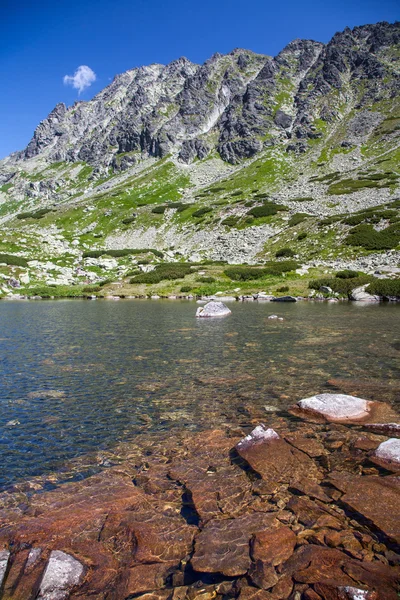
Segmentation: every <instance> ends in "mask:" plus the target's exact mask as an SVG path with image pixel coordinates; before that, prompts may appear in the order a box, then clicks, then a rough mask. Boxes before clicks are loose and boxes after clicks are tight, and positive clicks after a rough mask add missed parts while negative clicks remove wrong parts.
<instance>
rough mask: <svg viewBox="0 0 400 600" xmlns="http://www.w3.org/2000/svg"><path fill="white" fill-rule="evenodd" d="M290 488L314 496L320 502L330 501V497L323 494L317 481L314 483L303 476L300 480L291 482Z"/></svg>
mask: <svg viewBox="0 0 400 600" xmlns="http://www.w3.org/2000/svg"><path fill="white" fill-rule="evenodd" d="M290 490H292V491H293V490H294V491H295V492H300V493H301V494H304V495H305V496H309V497H310V498H316V499H317V500H320V501H321V502H326V503H329V502H332V499H331V498H330V497H329V496H327V495H326V494H325V492H324V490H323V488H322V487H321V486H320V485H318V483H315V481H310V480H309V479H306V478H303V479H302V480H301V481H295V482H293V483H291V484H290Z"/></svg>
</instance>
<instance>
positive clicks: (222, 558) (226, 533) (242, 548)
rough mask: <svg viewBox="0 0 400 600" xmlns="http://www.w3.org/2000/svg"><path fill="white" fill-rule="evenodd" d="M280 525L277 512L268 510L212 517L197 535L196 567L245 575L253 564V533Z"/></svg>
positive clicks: (209, 571)
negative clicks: (215, 518)
mask: <svg viewBox="0 0 400 600" xmlns="http://www.w3.org/2000/svg"><path fill="white" fill-rule="evenodd" d="M276 525H277V521H276V519H275V517H274V515H273V514H266V513H252V514H248V515H244V516H242V517H238V518H236V519H223V520H213V521H209V522H208V523H206V525H205V526H204V528H203V529H202V530H201V531H200V533H199V534H198V535H197V537H196V540H195V551H194V555H193V558H192V560H191V564H192V567H193V569H194V570H195V571H201V572H206V573H222V574H223V575H227V576H230V577H235V576H238V575H244V574H245V573H246V572H247V571H248V569H249V567H250V555H249V544H250V539H251V537H252V536H253V535H255V534H256V533H257V532H261V531H263V530H265V529H270V528H271V527H273V526H276Z"/></svg>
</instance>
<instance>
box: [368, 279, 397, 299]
mask: <svg viewBox="0 0 400 600" xmlns="http://www.w3.org/2000/svg"><path fill="white" fill-rule="evenodd" d="M367 291H368V293H369V294H377V295H378V296H396V297H397V298H399V297H400V279H374V280H373V281H372V283H371V284H370V285H369V286H368V290H367Z"/></svg>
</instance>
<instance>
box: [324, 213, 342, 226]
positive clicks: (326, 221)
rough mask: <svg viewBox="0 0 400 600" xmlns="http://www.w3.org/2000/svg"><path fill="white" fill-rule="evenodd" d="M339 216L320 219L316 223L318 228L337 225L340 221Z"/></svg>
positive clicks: (340, 217)
mask: <svg viewBox="0 0 400 600" xmlns="http://www.w3.org/2000/svg"><path fill="white" fill-rule="evenodd" d="M342 218H343V217H342V216H341V215H332V216H331V217H326V219H322V220H321V221H319V222H318V227H324V226H325V225H332V224H333V223H337V222H338V221H341V220H342Z"/></svg>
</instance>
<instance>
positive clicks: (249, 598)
mask: <svg viewBox="0 0 400 600" xmlns="http://www.w3.org/2000/svg"><path fill="white" fill-rule="evenodd" d="M238 600H276V598H275V597H274V596H273V595H272V594H270V593H269V592H266V591H265V590H260V589H258V588H255V587H250V586H246V587H244V588H242V589H241V590H240V594H239V598H238Z"/></svg>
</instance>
